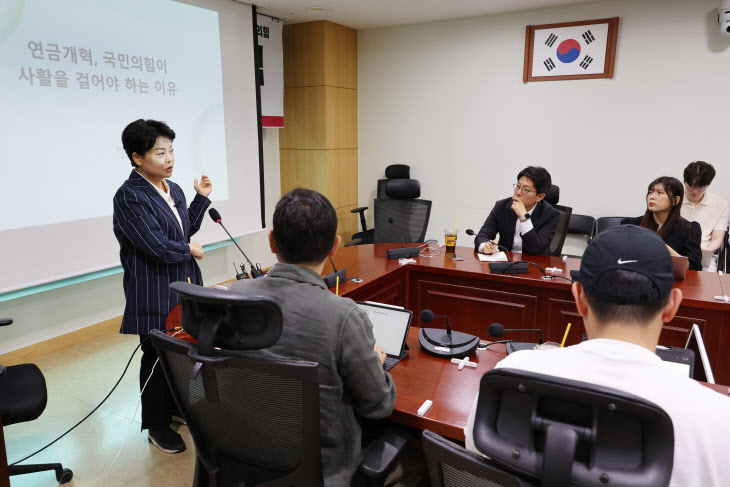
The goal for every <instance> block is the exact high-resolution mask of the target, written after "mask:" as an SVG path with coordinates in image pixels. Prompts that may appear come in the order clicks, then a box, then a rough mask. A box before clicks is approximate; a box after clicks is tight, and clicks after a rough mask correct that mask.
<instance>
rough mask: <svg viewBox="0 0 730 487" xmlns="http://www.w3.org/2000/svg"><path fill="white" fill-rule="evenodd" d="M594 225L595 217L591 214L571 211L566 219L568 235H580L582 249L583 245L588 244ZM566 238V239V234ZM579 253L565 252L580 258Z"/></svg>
mask: <svg viewBox="0 0 730 487" xmlns="http://www.w3.org/2000/svg"><path fill="white" fill-rule="evenodd" d="M595 225H596V219H595V218H593V217H592V216H588V215H579V214H577V213H572V212H571V214H570V220H569V221H568V235H576V236H578V237H581V238H580V240H581V243H582V244H583V249H584V250H585V246H586V245H588V243H589V242H590V241H591V238H593V231H594V228H595ZM566 240H567V235H566ZM571 241H572V240H571ZM581 254H582V253H581ZM581 254H578V255H571V254H566V255H568V257H578V258H580V257H581Z"/></svg>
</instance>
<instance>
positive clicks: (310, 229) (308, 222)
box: [274, 188, 337, 264]
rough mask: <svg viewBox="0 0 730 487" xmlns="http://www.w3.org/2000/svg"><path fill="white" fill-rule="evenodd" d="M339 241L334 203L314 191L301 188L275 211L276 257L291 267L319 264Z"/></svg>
mask: <svg viewBox="0 0 730 487" xmlns="http://www.w3.org/2000/svg"><path fill="white" fill-rule="evenodd" d="M335 237H337V213H336V212H335V209H334V207H333V206H332V203H330V201H329V200H328V199H327V198H325V197H324V196H323V195H321V194H319V193H318V192H316V191H312V190H311V189H304V188H297V189H293V190H291V191H289V192H288V193H287V194H285V195H284V196H282V197H281V199H280V200H279V202H278V203H277V204H276V209H275V210H274V242H275V244H276V253H277V255H278V256H279V257H280V258H281V260H282V261H283V262H285V263H287V264H319V263H321V262H322V261H323V260H324V259H325V258H326V257H327V254H329V253H330V251H331V250H332V246H333V245H334V244H335Z"/></svg>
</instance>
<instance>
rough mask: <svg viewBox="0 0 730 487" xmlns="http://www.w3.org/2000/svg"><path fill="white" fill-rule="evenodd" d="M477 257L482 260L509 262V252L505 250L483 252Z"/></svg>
mask: <svg viewBox="0 0 730 487" xmlns="http://www.w3.org/2000/svg"><path fill="white" fill-rule="evenodd" d="M477 257H479V260H480V261H482V262H507V254H505V253H504V252H497V253H494V254H482V253H478V254H477Z"/></svg>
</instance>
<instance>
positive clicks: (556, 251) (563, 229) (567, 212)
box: [550, 205, 573, 257]
mask: <svg viewBox="0 0 730 487" xmlns="http://www.w3.org/2000/svg"><path fill="white" fill-rule="evenodd" d="M554 206H555V209H556V210H558V212H559V213H560V219H559V220H558V226H557V227H555V235H553V239H552V240H551V241H550V255H554V256H558V257H559V256H560V254H562V253H563V245H565V237H566V236H567V235H568V225H569V224H570V217H571V216H572V214H573V208H571V207H570V206H561V205H554Z"/></svg>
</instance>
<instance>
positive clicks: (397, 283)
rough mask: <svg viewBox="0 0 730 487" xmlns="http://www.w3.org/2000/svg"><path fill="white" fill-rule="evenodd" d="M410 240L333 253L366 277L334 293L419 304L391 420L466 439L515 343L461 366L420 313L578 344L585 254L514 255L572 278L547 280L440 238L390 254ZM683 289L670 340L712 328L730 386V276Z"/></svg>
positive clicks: (397, 370)
mask: <svg viewBox="0 0 730 487" xmlns="http://www.w3.org/2000/svg"><path fill="white" fill-rule="evenodd" d="M413 245H414V244H410V246H413ZM400 246H401V245H400V244H371V245H358V246H352V247H344V248H340V249H338V252H337V254H336V255H335V256H334V258H333V260H334V262H335V265H337V268H338V269H342V268H345V269H347V277H348V279H349V278H352V277H357V278H358V279H357V280H358V281H359V282H355V281H353V280H347V281H345V282H343V283H341V284H340V285H339V289H336V288H332V289H330V290H331V291H332V292H336V291H337V292H338V293H339V294H340V295H341V296H345V297H349V298H351V299H353V300H355V301H375V302H378V303H384V304H392V305H396V306H403V307H405V308H406V309H409V310H411V311H413V321H412V323H411V330H410V332H409V334H408V339H407V343H408V347H409V353H408V356H407V357H406V358H404V359H403V360H402V361H401V362H400V363H398V364H397V365H396V366H395V367H393V368H392V369H391V370H390V374H391V375H392V376H393V380H394V383H395V385H396V390H397V396H396V404H395V408H394V411H393V413H392V415H391V416H390V419H391V420H393V421H396V422H398V423H401V424H405V425H408V426H413V427H416V428H419V429H429V430H431V431H434V432H436V433H438V434H440V435H442V436H446V437H448V438H452V439H454V440H458V441H463V440H464V431H463V428H464V426H465V425H466V420H467V418H468V416H469V412H470V410H471V406H472V403H473V401H474V398H475V397H476V395H477V393H478V391H479V381H480V380H481V377H482V375H484V373H485V372H487V371H489V370H491V369H492V368H494V366H495V365H496V364H497V362H499V361H500V360H502V359H503V358H504V357H506V355H507V354H506V350H505V346H504V345H503V344H496V345H493V346H490V347H489V348H488V349H487V350H477V351H476V352H475V354H472V356H471V357H470V361H472V362H476V364H477V367H476V368H471V367H464V368H463V369H461V370H459V368H458V366H457V365H456V364H452V363H451V361H450V360H448V359H442V358H437V357H434V356H432V355H429V354H427V353H425V352H423V351H421V350H420V346H419V344H418V331H419V327H421V325H422V323H421V320H420V312H421V311H422V310H424V309H430V310H431V311H433V312H434V313H435V314H436V315H446V316H448V317H449V320H450V322H451V326H452V328H453V329H454V330H457V331H463V332H466V333H470V334H473V335H476V336H479V337H480V338H481V339H482V341H485V342H490V341H493V339H492V337H490V336H489V334H488V333H487V327H488V326H489V325H490V324H491V323H494V322H499V323H501V324H503V325H504V327H505V328H508V329H510V328H522V329H534V328H539V329H541V330H542V331H543V334H544V339H545V340H546V341H554V342H561V341H562V339H563V336H564V334H565V331H566V328H567V327H568V323H571V326H570V329H569V333H568V335H567V338H566V346H567V345H573V344H576V343H579V342H580V341H581V340H582V337H583V334H584V333H585V329H584V326H583V320H582V318H581V317H580V315H579V314H578V311H577V309H576V307H575V301H574V299H573V296H572V294H571V290H570V289H571V283H570V282H569V281H568V280H567V279H564V278H569V277H570V271H571V270H578V269H579V268H580V259H573V258H569V259H567V260H566V261H565V262H563V261H562V259H561V258H560V257H548V256H530V255H522V254H519V253H513V260H526V261H529V262H533V263H535V264H537V265H539V266H540V267H542V268H543V269H547V268H557V269H559V270H560V273H559V274H555V275H560V276H563V277H564V278H553V279H544V278H543V275H542V273H541V272H540V270H539V269H538V268H537V267H535V266H530V268H529V270H528V272H527V273H526V274H518V275H514V276H513V275H504V274H492V273H491V272H490V270H489V265H488V264H487V263H486V262H480V261H479V259H478V257H477V254H476V253H475V252H474V249H473V248H472V247H457V249H456V252H457V254H458V255H459V256H460V257H462V258H463V260H462V261H451V260H450V259H448V258H447V257H446V256H445V252H444V249H443V248H439V247H438V246H436V245H430V246H429V250H425V251H423V252H422V255H421V256H419V257H417V258H416V259H414V260H415V262H413V263H408V264H403V265H401V264H400V262H399V261H398V260H397V259H388V258H387V250H388V249H392V248H398V247H400ZM422 248H426V247H425V246H424V247H422ZM437 252H438V254H436V253H437ZM428 255H432V256H430V257H429V256H428ZM325 272H327V269H326V270H325ZM675 287H677V288H679V289H681V290H682V293H683V296H684V299H683V301H682V305H681V306H680V308H679V311H678V313H677V316H676V317H675V318H674V320H672V321H671V322H669V323H665V324H664V327H663V329H662V334H661V337H660V344H662V345H672V346H678V347H684V345H685V343H686V342H687V338H688V336H689V331H690V329H691V327H692V324H694V323H696V324H697V325H698V326H699V327H700V330H701V331H702V335H703V337H704V340H705V345H706V347H707V353H708V357H709V359H710V363H711V364H712V367H713V371H714V373H715V380H716V382H717V383H718V384H728V383H730V354H728V353H727V352H726V350H730V303H725V302H724V301H721V300H717V299H715V296H721V295H724V294H729V295H730V278H729V277H728V276H718V275H717V274H715V273H709V272H696V271H688V272H687V276H686V278H685V279H684V280H683V281H676V282H675ZM723 289H724V292H723ZM179 323H180V315H179V305H178V307H176V309H175V310H173V312H171V314H170V317H168V322H167V325H168V328H171V327H172V326H174V325H176V324H179ZM428 327H429V328H445V321H444V320H435V321H433V322H431V323H429V324H428ZM501 339H515V340H519V341H524V342H537V340H538V334H537V333H533V332H529V333H516V332H506V333H505V334H504V335H503V336H502V337H501ZM703 384H704V383H703ZM704 385H706V386H707V387H710V388H712V389H714V390H716V391H717V392H719V393H722V394H725V395H728V393H729V392H730V390H729V389H728V386H721V385H713V384H704ZM427 399H430V400H431V401H433V405H432V407H431V408H430V409H429V410H428V412H426V414H425V415H423V416H418V414H417V411H418V409H419V408H420V407H421V405H422V404H423V403H424V401H426V400H427Z"/></svg>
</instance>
